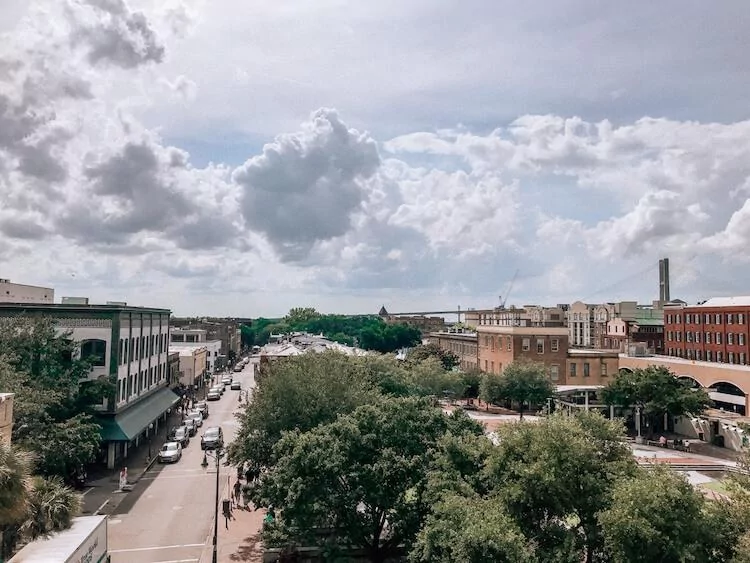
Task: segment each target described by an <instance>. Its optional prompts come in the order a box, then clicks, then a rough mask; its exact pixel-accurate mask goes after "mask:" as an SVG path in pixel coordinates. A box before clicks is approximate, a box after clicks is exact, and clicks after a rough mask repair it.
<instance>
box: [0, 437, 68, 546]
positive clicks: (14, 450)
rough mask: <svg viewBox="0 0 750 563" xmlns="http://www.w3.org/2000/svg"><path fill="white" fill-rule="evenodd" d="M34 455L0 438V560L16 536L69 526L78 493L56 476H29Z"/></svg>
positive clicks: (32, 536)
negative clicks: (7, 443) (3, 441)
mask: <svg viewBox="0 0 750 563" xmlns="http://www.w3.org/2000/svg"><path fill="white" fill-rule="evenodd" d="M33 467H34V455H32V454H30V453H28V452H25V451H23V450H21V449H19V448H18V447H16V446H9V445H6V444H4V443H2V442H0V532H1V538H2V539H1V540H0V560H3V561H5V560H6V558H7V557H8V556H9V555H10V554H11V553H12V552H13V550H14V548H15V546H16V544H17V543H18V541H19V540H22V539H23V540H27V541H28V540H33V539H36V538H37V537H39V536H44V535H46V534H48V533H50V532H55V531H59V530H64V529H66V528H69V527H70V525H71V522H72V519H73V518H74V517H75V516H77V515H78V514H79V513H80V511H81V505H82V497H81V495H79V494H78V493H76V492H74V491H73V490H72V489H70V488H68V487H66V486H65V485H64V483H63V482H62V480H61V479H60V478H59V477H51V478H45V477H38V476H33V475H32V473H33Z"/></svg>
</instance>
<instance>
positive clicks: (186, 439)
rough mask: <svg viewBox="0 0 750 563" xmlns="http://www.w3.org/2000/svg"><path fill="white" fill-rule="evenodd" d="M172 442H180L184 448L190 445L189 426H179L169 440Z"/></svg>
mask: <svg viewBox="0 0 750 563" xmlns="http://www.w3.org/2000/svg"><path fill="white" fill-rule="evenodd" d="M169 441H170V442H179V443H180V445H181V446H182V447H183V448H184V447H186V446H187V445H188V444H189V443H190V431H189V430H188V429H187V426H178V427H177V428H175V431H174V434H173V435H172V436H170V438H169Z"/></svg>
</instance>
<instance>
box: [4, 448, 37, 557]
mask: <svg viewBox="0 0 750 563" xmlns="http://www.w3.org/2000/svg"><path fill="white" fill-rule="evenodd" d="M33 462H34V458H33V456H32V455H31V454H30V453H28V452H24V451H22V450H19V449H17V448H14V447H13V446H11V445H9V444H5V443H2V442H0V531H2V541H0V558H2V559H4V558H5V557H7V556H8V555H9V553H10V551H11V550H12V549H13V546H14V545H15V542H16V539H17V534H18V526H19V525H20V524H21V523H22V522H23V521H24V519H25V518H26V515H27V514H28V507H29V504H28V500H29V491H30V490H31V487H32V481H31V469H32V466H33Z"/></svg>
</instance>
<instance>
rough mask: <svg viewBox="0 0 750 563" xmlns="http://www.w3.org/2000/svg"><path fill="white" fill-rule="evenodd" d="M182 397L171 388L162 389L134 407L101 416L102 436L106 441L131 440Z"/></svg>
mask: <svg viewBox="0 0 750 563" xmlns="http://www.w3.org/2000/svg"><path fill="white" fill-rule="evenodd" d="M179 400H180V397H179V396H178V395H176V394H175V393H173V392H172V390H170V389H160V390H159V391H157V392H156V393H154V394H152V395H149V396H148V397H146V398H145V399H143V400H141V401H138V402H137V403H136V404H135V405H133V406H132V407H130V408H128V409H126V410H124V411H122V412H121V413H118V414H116V415H114V416H110V417H107V418H101V419H100V420H99V424H101V426H102V431H101V436H102V440H103V441H105V442H130V441H131V440H135V437H136V436H138V435H139V434H140V433H141V432H143V431H144V430H145V429H146V427H148V425H149V424H151V423H152V422H153V421H154V420H156V419H157V418H159V417H160V416H161V415H163V414H164V413H165V412H166V411H167V409H169V408H171V407H173V406H174V405H175V404H177V402H178V401H179Z"/></svg>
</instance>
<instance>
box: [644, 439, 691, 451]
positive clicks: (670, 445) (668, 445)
mask: <svg viewBox="0 0 750 563" xmlns="http://www.w3.org/2000/svg"><path fill="white" fill-rule="evenodd" d="M646 445H648V446H653V447H655V448H665V449H667V450H677V451H679V452H689V451H690V446H689V445H688V446H684V445H682V444H675V443H674V442H673V441H671V440H667V443H666V444H665V445H664V446H662V445H661V444H660V443H659V441H658V440H646Z"/></svg>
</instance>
